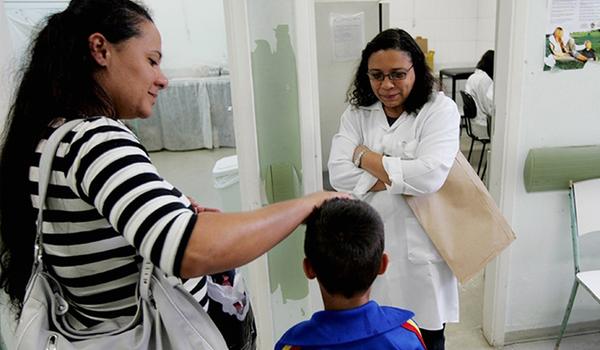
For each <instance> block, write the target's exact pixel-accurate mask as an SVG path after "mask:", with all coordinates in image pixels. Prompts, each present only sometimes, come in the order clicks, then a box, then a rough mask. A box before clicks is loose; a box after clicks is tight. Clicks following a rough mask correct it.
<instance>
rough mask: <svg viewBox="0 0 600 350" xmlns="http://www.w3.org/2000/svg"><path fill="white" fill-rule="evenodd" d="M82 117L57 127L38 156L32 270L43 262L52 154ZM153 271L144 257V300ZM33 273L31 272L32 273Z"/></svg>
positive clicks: (146, 296)
mask: <svg viewBox="0 0 600 350" xmlns="http://www.w3.org/2000/svg"><path fill="white" fill-rule="evenodd" d="M82 122H83V119H73V120H70V121H68V122H65V123H64V124H63V125H61V126H60V127H58V128H57V129H56V130H55V131H54V132H53V133H52V135H50V137H49V138H48V140H47V141H46V145H45V147H44V150H43V151H42V156H41V158H40V165H39V171H38V173H39V175H38V176H39V178H38V201H39V210H38V216H37V232H36V236H35V245H34V262H33V270H34V271H35V270H36V269H37V268H38V267H43V265H44V262H43V260H42V257H43V253H44V245H43V243H44V240H43V234H42V226H43V223H44V221H43V220H44V206H45V204H46V193H47V190H48V183H49V182H50V175H51V174H52V161H53V160H54V156H55V154H56V150H57V149H58V146H59V145H60V141H61V140H62V139H63V138H64V137H65V135H66V134H67V133H68V132H69V131H71V130H73V128H75V127H76V126H77V125H78V124H80V123H82ZM153 271H154V264H152V262H151V261H150V259H147V258H145V259H144V262H143V263H142V270H141V271H140V283H139V293H140V297H142V298H143V299H145V300H150V298H151V295H150V292H149V287H150V278H151V277H152V272H153ZM32 275H33V274H32Z"/></svg>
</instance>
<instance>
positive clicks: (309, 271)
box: [302, 258, 317, 280]
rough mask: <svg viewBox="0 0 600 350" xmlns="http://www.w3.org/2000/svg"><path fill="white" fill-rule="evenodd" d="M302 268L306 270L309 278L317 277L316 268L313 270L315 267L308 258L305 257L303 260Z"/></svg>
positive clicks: (305, 272) (305, 273)
mask: <svg viewBox="0 0 600 350" xmlns="http://www.w3.org/2000/svg"><path fill="white" fill-rule="evenodd" d="M302 269H303V270H304V275H305V276H306V278H308V279H309V280H312V279H313V278H315V277H317V274H316V273H315V270H313V267H312V265H311V264H310V261H308V259H307V258H304V260H302Z"/></svg>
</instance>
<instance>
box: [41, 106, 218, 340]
mask: <svg viewBox="0 0 600 350" xmlns="http://www.w3.org/2000/svg"><path fill="white" fill-rule="evenodd" d="M60 124H62V121H60V122H57V123H55V125H53V126H52V127H50V128H49V129H48V134H47V135H45V137H44V138H43V140H42V141H41V142H40V143H39V144H38V147H37V150H36V160H35V161H34V164H33V165H32V167H31V168H30V173H29V179H30V183H31V193H32V201H33V205H34V207H36V208H38V207H39V203H38V197H37V193H38V190H37V181H38V165H39V159H40V156H41V151H42V150H43V148H44V146H45V144H46V139H47V137H48V136H49V135H50V134H51V132H52V131H53V130H54V128H55V127H58V126H59V125H60ZM52 168H53V171H52V175H51V177H50V184H49V187H48V196H47V197H48V198H47V200H46V209H45V212H44V223H43V225H44V227H43V232H44V238H43V239H44V253H45V255H44V262H45V264H46V266H47V267H48V268H49V270H50V271H51V272H52V273H53V274H54V276H55V277H56V278H57V280H58V281H59V282H60V283H61V285H62V286H63V290H64V292H65V295H66V297H67V300H68V302H69V305H70V308H69V321H70V323H72V325H73V326H74V327H76V328H85V327H90V326H92V325H95V324H97V323H99V322H102V321H104V320H107V319H114V318H117V317H121V316H132V315H134V314H135V310H136V297H135V295H136V284H137V282H138V280H139V263H140V262H141V261H142V257H150V259H151V261H152V262H153V263H154V265H155V266H157V267H159V268H160V269H161V270H162V271H164V272H165V273H167V274H169V275H175V276H177V275H178V274H179V271H180V267H181V261H182V258H183V253H184V250H185V248H186V245H187V243H188V240H189V238H190V235H191V233H192V229H193V227H194V224H195V222H196V218H197V216H196V214H195V213H194V211H193V209H192V207H191V203H190V201H189V200H188V199H187V197H186V196H184V195H183V194H182V193H181V192H179V191H178V190H177V189H176V188H175V187H173V186H172V185H171V184H169V183H168V182H167V181H165V180H164V179H163V178H162V177H161V176H160V175H159V174H158V172H157V170H156V168H155V167H154V166H153V164H152V162H151V160H150V157H149V156H148V154H147V152H146V150H145V149H144V147H143V146H142V145H141V144H140V142H139V141H138V139H137V138H136V137H135V135H134V134H133V133H132V132H131V131H130V130H129V129H128V128H127V127H126V126H124V125H123V124H122V123H121V122H120V121H116V120H113V119H110V118H105V117H94V118H89V119H87V120H86V121H85V122H83V123H81V124H79V125H77V126H76V127H75V129H74V130H72V131H71V132H69V133H68V134H67V136H65V138H64V139H63V140H62V142H61V144H60V146H59V148H58V151H57V153H56V157H55V159H54V162H53V166H52ZM185 286H186V287H187V288H188V290H190V291H192V292H194V294H195V295H194V296H195V298H196V300H198V301H199V302H200V303H201V304H202V305H203V306H204V307H205V308H206V307H207V306H208V298H207V294H206V280H205V278H198V279H192V280H188V281H186V283H185Z"/></svg>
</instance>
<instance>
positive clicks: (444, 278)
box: [328, 93, 460, 330]
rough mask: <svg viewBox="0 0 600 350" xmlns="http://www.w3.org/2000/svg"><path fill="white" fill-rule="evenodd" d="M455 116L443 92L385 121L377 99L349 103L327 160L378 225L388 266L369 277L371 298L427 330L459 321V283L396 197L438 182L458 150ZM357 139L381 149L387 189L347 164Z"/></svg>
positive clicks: (336, 181)
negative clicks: (399, 310)
mask: <svg viewBox="0 0 600 350" xmlns="http://www.w3.org/2000/svg"><path fill="white" fill-rule="evenodd" d="M459 122H460V115H459V112H458V108H457V107H456V104H455V103H454V101H452V100H451V99H450V98H448V97H446V96H445V95H444V94H442V93H433V94H432V95H431V98H430V101H429V102H428V103H426V104H425V105H424V106H423V108H422V109H421V110H420V111H419V113H418V114H417V115H416V117H415V115H414V114H411V115H409V114H407V113H406V112H404V113H403V114H402V115H400V117H399V118H398V119H397V120H396V121H395V122H394V124H393V125H392V126H389V124H388V122H387V119H386V116H385V114H384V111H383V109H382V106H381V103H380V102H377V103H375V104H373V105H371V106H369V107H359V108H354V107H352V106H350V107H348V108H347V109H346V111H345V112H344V114H343V115H342V120H341V125H340V130H339V132H338V133H337V134H336V135H335V136H334V137H333V141H332V146H331V154H330V157H329V163H328V167H329V176H330V182H331V184H332V186H333V187H334V188H335V189H336V190H338V191H343V192H350V193H353V194H354V195H356V196H357V197H359V198H361V199H363V200H365V201H366V202H368V203H369V204H371V205H372V206H373V207H374V208H375V209H376V210H377V211H378V212H379V214H380V215H381V217H382V219H383V222H384V225H385V236H386V237H385V250H386V252H387V253H388V254H389V257H390V265H389V268H388V270H387V272H386V273H385V274H384V275H382V276H379V277H378V278H377V279H376V280H375V283H374V284H373V288H372V291H371V296H372V297H373V299H375V300H377V301H378V302H379V303H380V304H383V305H386V304H387V305H394V306H398V307H402V308H407V309H410V310H412V311H413V312H415V320H416V321H417V323H418V324H419V326H420V327H422V328H425V329H429V330H436V329H441V328H442V324H443V323H446V322H458V312H459V308H458V282H457V280H456V277H455V276H454V274H453V273H452V271H451V270H450V268H449V267H448V265H447V264H446V263H445V262H444V261H443V260H442V258H441V257H440V255H439V254H438V252H437V250H436V249H435V247H434V246H433V243H432V242H431V240H430V239H429V237H428V236H427V234H426V233H425V232H424V231H423V228H422V227H421V225H420V224H419V222H418V221H417V219H416V217H415V215H414V214H413V212H412V210H411V209H410V207H409V206H408V204H407V203H406V200H405V199H404V196H403V195H414V196H420V195H426V194H428V193H432V192H435V191H437V190H438V189H439V188H440V187H441V186H442V185H443V183H444V181H445V180H446V177H447V175H448V172H449V170H450V168H451V167H452V164H453V162H454V158H455V156H456V153H457V152H458V149H459V139H458V137H459ZM360 144H364V145H365V146H367V147H369V148H370V149H371V150H372V151H375V152H378V153H382V154H384V155H385V156H384V158H383V166H384V168H385V170H386V172H387V174H388V176H389V178H390V180H391V186H387V190H386V191H380V192H368V191H369V189H370V188H371V187H372V186H373V185H374V184H375V183H376V182H377V178H375V177H374V176H373V175H371V174H370V173H368V172H367V171H365V170H363V169H360V168H358V167H356V166H355V165H354V164H353V162H352V155H353V152H354V149H355V147H356V146H358V145H360Z"/></svg>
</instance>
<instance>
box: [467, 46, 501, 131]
mask: <svg viewBox="0 0 600 350" xmlns="http://www.w3.org/2000/svg"><path fill="white" fill-rule="evenodd" d="M465 91H467V92H468V93H469V94H470V95H471V96H473V100H475V105H476V106H477V116H476V117H475V119H473V120H471V128H472V133H473V135H475V136H477V137H478V138H480V139H489V138H490V135H488V129H487V118H488V116H493V115H494V50H488V51H486V52H485V53H484V54H483V56H481V58H480V59H479V62H477V67H476V68H475V72H474V73H473V74H471V76H469V78H468V79H467V83H466V85H465Z"/></svg>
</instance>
